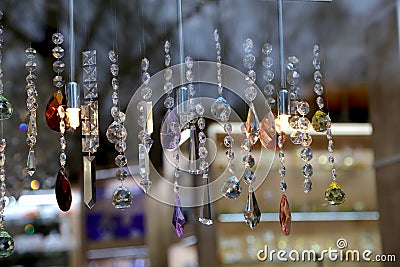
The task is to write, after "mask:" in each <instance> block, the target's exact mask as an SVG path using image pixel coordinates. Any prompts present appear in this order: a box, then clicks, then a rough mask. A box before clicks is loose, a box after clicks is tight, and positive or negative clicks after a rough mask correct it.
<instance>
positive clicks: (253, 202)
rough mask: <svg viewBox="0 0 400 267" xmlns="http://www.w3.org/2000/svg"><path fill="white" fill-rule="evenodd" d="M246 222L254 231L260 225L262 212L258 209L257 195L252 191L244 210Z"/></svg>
mask: <svg viewBox="0 0 400 267" xmlns="http://www.w3.org/2000/svg"><path fill="white" fill-rule="evenodd" d="M243 215H244V221H245V222H246V224H247V225H248V226H249V227H250V228H251V229H254V228H256V226H257V225H258V224H259V223H260V220H261V211H260V208H259V207H258V203H257V199H256V195H255V194H254V192H253V190H251V191H250V192H249V194H248V196H247V202H246V208H245V209H244V214H243Z"/></svg>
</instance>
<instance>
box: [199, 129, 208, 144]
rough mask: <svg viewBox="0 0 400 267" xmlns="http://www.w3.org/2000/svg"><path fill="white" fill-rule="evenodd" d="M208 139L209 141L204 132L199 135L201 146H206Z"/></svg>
mask: <svg viewBox="0 0 400 267" xmlns="http://www.w3.org/2000/svg"><path fill="white" fill-rule="evenodd" d="M206 139H207V137H206V134H205V133H204V132H200V133H199V142H200V143H201V144H205V142H206Z"/></svg>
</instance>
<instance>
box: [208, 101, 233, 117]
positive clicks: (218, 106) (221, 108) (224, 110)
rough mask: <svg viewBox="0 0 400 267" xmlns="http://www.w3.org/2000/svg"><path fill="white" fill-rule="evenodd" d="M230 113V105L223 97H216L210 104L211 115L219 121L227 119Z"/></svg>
mask: <svg viewBox="0 0 400 267" xmlns="http://www.w3.org/2000/svg"><path fill="white" fill-rule="evenodd" d="M230 114H231V106H230V105H229V104H228V102H227V101H226V99H225V98H223V97H222V96H220V97H218V98H217V99H216V100H215V101H214V103H213V104H212V105H211V115H212V116H213V118H214V119H216V120H219V121H227V120H228V119H229V116H230Z"/></svg>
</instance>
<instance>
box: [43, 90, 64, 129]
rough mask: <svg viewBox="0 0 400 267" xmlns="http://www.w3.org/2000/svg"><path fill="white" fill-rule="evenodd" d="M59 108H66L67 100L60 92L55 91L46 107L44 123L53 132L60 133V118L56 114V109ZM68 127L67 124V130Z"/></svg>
mask: <svg viewBox="0 0 400 267" xmlns="http://www.w3.org/2000/svg"><path fill="white" fill-rule="evenodd" d="M60 106H64V107H66V106H67V99H66V97H65V95H64V93H63V91H61V90H57V92H55V93H54V94H53V96H52V97H51V98H50V100H49V102H48V103H47V106H46V123H47V125H48V126H49V128H50V129H52V130H53V131H56V132H59V131H60V122H61V118H60V116H59V114H58V108H59V107H60ZM68 127H69V125H68V123H67V128H68Z"/></svg>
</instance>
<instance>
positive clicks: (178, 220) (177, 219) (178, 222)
mask: <svg viewBox="0 0 400 267" xmlns="http://www.w3.org/2000/svg"><path fill="white" fill-rule="evenodd" d="M185 224H186V218H185V216H184V215H183V212H182V208H181V200H180V199H179V195H178V194H175V205H174V214H173V215H172V225H173V226H174V228H175V232H176V235H177V236H178V237H182V236H183V227H184V225H185Z"/></svg>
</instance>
